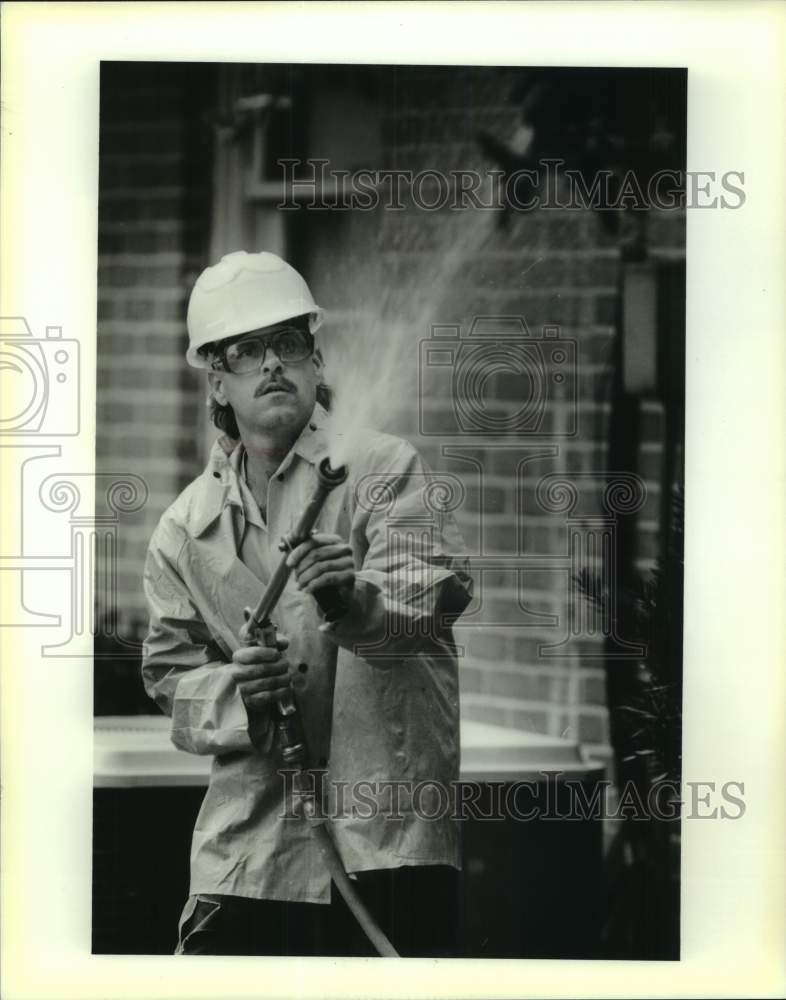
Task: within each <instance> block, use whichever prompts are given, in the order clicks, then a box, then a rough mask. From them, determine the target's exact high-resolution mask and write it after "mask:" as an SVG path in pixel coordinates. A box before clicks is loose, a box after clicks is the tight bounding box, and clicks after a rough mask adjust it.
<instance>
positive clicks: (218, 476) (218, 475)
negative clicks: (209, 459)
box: [213, 472, 221, 479]
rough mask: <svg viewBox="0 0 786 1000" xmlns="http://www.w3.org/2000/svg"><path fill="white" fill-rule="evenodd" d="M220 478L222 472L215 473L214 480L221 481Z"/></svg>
mask: <svg viewBox="0 0 786 1000" xmlns="http://www.w3.org/2000/svg"><path fill="white" fill-rule="evenodd" d="M220 478H221V473H220V472H214V473H213V479H220Z"/></svg>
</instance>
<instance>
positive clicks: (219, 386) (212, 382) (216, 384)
mask: <svg viewBox="0 0 786 1000" xmlns="http://www.w3.org/2000/svg"><path fill="white" fill-rule="evenodd" d="M207 382H208V385H209V386H210V392H211V393H212V395H213V399H215V401H216V402H217V403H218V405H219V406H227V405H228V404H227V398H226V396H225V395H224V382H223V380H222V378H221V374H220V373H219V372H208V373H207Z"/></svg>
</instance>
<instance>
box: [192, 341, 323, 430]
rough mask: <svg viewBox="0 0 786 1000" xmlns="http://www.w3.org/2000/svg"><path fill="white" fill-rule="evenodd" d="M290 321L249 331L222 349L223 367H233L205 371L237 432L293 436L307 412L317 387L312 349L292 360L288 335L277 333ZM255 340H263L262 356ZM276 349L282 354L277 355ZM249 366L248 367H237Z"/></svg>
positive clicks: (318, 369)
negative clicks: (232, 415)
mask: <svg viewBox="0 0 786 1000" xmlns="http://www.w3.org/2000/svg"><path fill="white" fill-rule="evenodd" d="M287 329H290V330H291V324H285V323H282V324H277V325H276V326H272V327H265V328H264V329H261V330H253V331H250V332H249V333H247V334H244V335H243V337H242V338H240V339H239V340H237V341H233V342H232V344H231V345H230V346H229V347H227V348H226V349H225V356H226V357H227V360H228V361H229V366H230V367H231V368H234V369H236V371H234V372H233V371H212V372H210V373H209V375H208V379H209V381H210V385H211V388H212V390H213V395H214V396H215V398H216V400H217V402H218V403H220V404H221V405H222V406H226V405H227V404H229V405H230V406H231V407H232V409H233V410H234V413H235V419H236V420H237V425H238V427H239V428H240V433H241V436H243V435H247V434H253V433H260V432H261V433H277V432H279V433H280V432H284V433H286V432H289V433H291V434H293V435H295V436H296V435H297V434H299V433H300V431H301V430H302V429H303V427H304V426H305V424H306V421H307V420H308V418H309V417H310V416H311V413H312V411H313V409H314V403H315V402H316V394H317V386H318V385H319V383H320V382H321V380H322V359H321V356H320V354H319V352H318V351H314V352H313V353H311V354H309V355H308V356H307V357H305V358H302V359H301V358H297V359H296V360H292V358H291V357H289V355H290V354H293V353H294V355H295V357H297V353H298V352H292V350H291V338H288V337H287V336H285V335H284V336H282V333H283V331H286V330H287ZM261 345H265V352H264V360H263V361H262V363H261V365H260V363H259V360H260V357H261V353H262V352H261V349H260V348H261ZM277 351H278V352H280V353H281V354H282V355H283V356H284V357H283V359H282V358H281V357H279V354H278V353H277ZM246 366H249V367H251V368H252V370H251V371H242V372H238V371H237V369H242V368H243V367H246Z"/></svg>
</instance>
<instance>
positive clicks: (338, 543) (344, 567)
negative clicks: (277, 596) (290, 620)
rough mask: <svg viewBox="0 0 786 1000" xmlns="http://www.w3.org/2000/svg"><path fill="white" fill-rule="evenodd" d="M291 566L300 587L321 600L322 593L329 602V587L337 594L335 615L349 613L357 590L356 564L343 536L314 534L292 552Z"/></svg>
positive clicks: (333, 606)
mask: <svg viewBox="0 0 786 1000" xmlns="http://www.w3.org/2000/svg"><path fill="white" fill-rule="evenodd" d="M287 565H288V566H291V567H293V569H294V572H295V579H296V580H297V585H298V588H299V589H300V590H302V591H303V592H304V593H306V594H312V595H313V596H314V597H315V598H316V599H317V600H318V601H319V600H320V594H319V592H320V591H322V592H323V593H322V599H323V600H327V595H326V594H325V593H324V591H325V590H326V588H331V589H332V590H333V591H334V595H331V599H330V601H329V603H330V605H331V609H332V611H333V614H334V615H335V612H336V609H342V610H343V611H347V610H349V606H350V602H351V599H352V592H353V590H354V589H355V561H354V559H353V558H352V549H351V548H350V547H349V545H347V543H346V542H345V541H344V539H343V538H342V537H341V536H340V535H329V534H327V533H326V532H314V534H313V535H312V536H311V537H310V538H308V539H306V541H305V542H301V543H300V545H298V546H296V547H295V548H294V549H293V550H292V551H291V552H290V553H289V556H288V557H287ZM333 597H334V598H335V599H333Z"/></svg>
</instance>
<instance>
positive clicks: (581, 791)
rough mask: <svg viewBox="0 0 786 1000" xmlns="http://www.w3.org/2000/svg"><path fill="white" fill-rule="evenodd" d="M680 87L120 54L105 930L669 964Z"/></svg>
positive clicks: (104, 162) (104, 655)
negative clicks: (153, 59)
mask: <svg viewBox="0 0 786 1000" xmlns="http://www.w3.org/2000/svg"><path fill="white" fill-rule="evenodd" d="M686 97H687V73H686V72H685V71H684V70H679V69H674V70H657V69H646V68H642V69H635V70H633V69H630V70H628V69H606V70H604V69H601V68H594V67H591V68H586V69H570V68H555V69H538V68H528V67H516V68H510V67H504V68H503V67H464V66H447V67H446V66H365V65H313V64H312V65H298V64H292V63H287V64H257V65H237V64H235V65H227V64H223V65H215V64H203V63H196V64H195V63H185V64H184V63H179V64H173V63H163V64H162V63H141V62H132V63H112V62H104V63H102V65H101V105H100V108H101V111H100V114H101V118H100V150H99V207H98V215H99V218H98V249H99V254H98V341H97V355H98V368H97V371H98V377H97V424H96V447H97V453H96V454H97V461H96V472H97V475H98V476H99V477H105V478H106V480H107V482H109V479H110V478H111V470H114V469H126V470H128V472H129V473H131V474H132V475H131V477H130V478H129V480H128V483H127V487H128V490H129V491H131V490H132V489H134V488H136V491H137V493H138V494H139V501H138V503H137V505H138V509H137V510H133V511H129V512H128V513H127V514H125V516H123V517H122V518H121V519H119V521H118V524H117V530H116V535H117V544H116V547H115V548H114V550H113V552H114V553H116V555H115V564H114V565H113V566H112V567H111V569H110V571H109V572H108V573H107V574H106V576H107V580H108V582H109V584H110V586H107V587H106V588H104V589H103V590H100V591H99V597H102V596H104V597H105V598H106V600H107V607H106V608H103V607H101V606H99V607H98V608H97V611H98V621H99V623H100V630H99V632H98V634H97V636H96V659H95V710H96V727H97V728H96V733H97V740H98V749H99V754H98V757H97V767H98V770H97V773H96V791H95V801H94V812H93V821H94V868H93V892H94V897H93V905H94V909H93V946H94V949H95V951H97V952H100V953H127V952H132V953H139V954H149V953H161V952H165V951H166V952H172V951H174V950H177V951H178V953H179V954H192V953H193V954H205V953H206V954H257V955H339V956H365V955H375V954H381V955H395V954H399V955H403V956H407V957H429V958H437V957H480V958H482V957H488V958H503V957H504V958H589V957H591V958H601V957H604V958H620V959H622V958H624V959H678V958H679V868H680V837H679V832H680V831H679V828H680V820H679V810H678V808H677V807H676V805H675V803H676V800H677V799H678V797H679V785H680V743H681V731H680V730H681V724H680V720H681V699H682V691H681V675H682V566H683V542H682V525H683V513H682V511H683V489H682V486H683V470H682V463H683V443H684V433H683V428H684V361H683V358H684V341H685V294H684V289H685V211H686V207H685V199H686V180H685V150H686V113H687V104H686ZM725 181H726V190H725V191H724V192H723V196H725V197H728V198H729V199H732V198H734V199H736V200H739V197H740V193H739V191H738V190H737V191H735V189H734V182H735V181H737V183H739V181H738V179H737V178H726V179H725ZM719 190H720V186H719ZM206 404H207V405H206ZM113 488H116V484H113V485H112V486H111V487H110V492H111V490H112V489H113ZM143 496H144V503H141V499H142V497H143ZM103 497H104V493H103V492H102V494H101V495H100V496H99V500H103ZM97 513H98V512H97ZM111 584H115V585H114V586H112V585H111ZM136 649H138V650H139V653H138V654H136V652H135V650H136ZM189 857H190V863H189ZM181 911H182V912H181ZM178 927H179V934H178Z"/></svg>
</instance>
